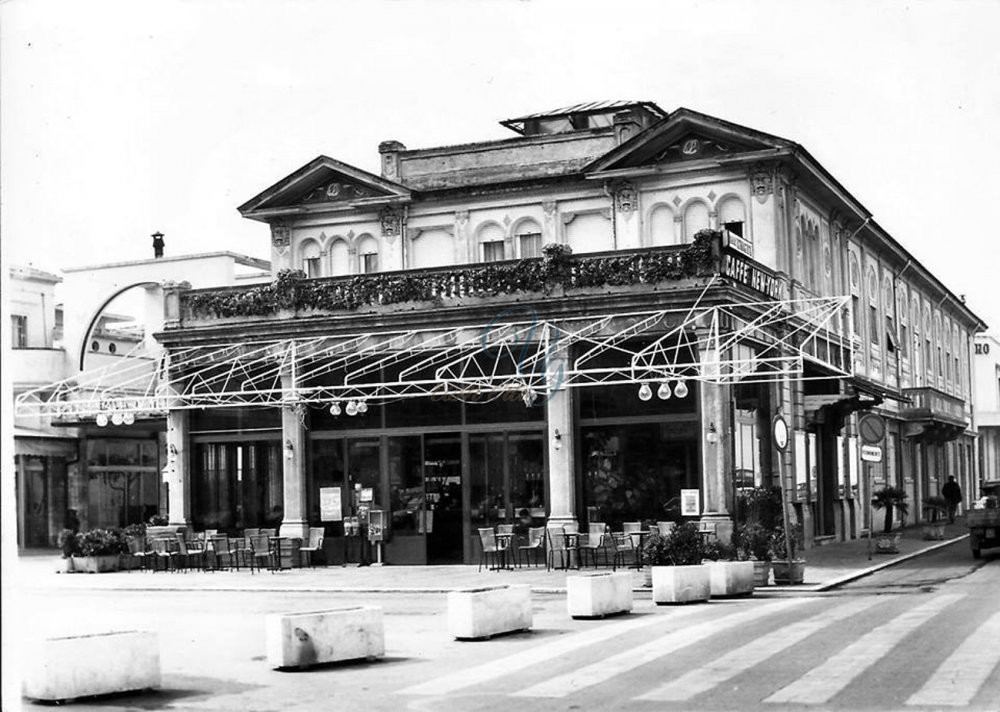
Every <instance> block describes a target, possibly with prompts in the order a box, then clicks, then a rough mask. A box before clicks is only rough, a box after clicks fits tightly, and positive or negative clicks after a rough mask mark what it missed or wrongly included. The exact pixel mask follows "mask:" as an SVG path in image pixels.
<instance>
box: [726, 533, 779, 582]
mask: <svg viewBox="0 0 1000 712" xmlns="http://www.w3.org/2000/svg"><path fill="white" fill-rule="evenodd" d="M733 548H734V550H735V554H736V558H737V560H739V561H750V562H752V563H753V578H754V586H767V584H768V583H769V582H770V579H771V533H770V532H769V531H768V530H767V529H765V528H764V527H763V526H761V525H760V524H758V523H757V522H747V523H745V524H737V525H736V527H735V528H734V529H733Z"/></svg>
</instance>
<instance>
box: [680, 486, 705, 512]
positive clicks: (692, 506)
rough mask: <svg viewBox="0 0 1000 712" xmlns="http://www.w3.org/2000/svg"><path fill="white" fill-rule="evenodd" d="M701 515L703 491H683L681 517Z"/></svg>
mask: <svg viewBox="0 0 1000 712" xmlns="http://www.w3.org/2000/svg"><path fill="white" fill-rule="evenodd" d="M700 515H701V490H696V489H682V490H681V516H682V517H697V516H700Z"/></svg>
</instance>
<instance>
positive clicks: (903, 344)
mask: <svg viewBox="0 0 1000 712" xmlns="http://www.w3.org/2000/svg"><path fill="white" fill-rule="evenodd" d="M908 339H909V336H908V335H907V333H906V325H905V324H900V325H899V355H900V356H902V357H903V358H906V352H907V349H908V348H909V341H908Z"/></svg>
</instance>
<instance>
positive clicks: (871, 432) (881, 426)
mask: <svg viewBox="0 0 1000 712" xmlns="http://www.w3.org/2000/svg"><path fill="white" fill-rule="evenodd" d="M858 435H860V436H861V440H862V442H865V443H867V444H869V445H877V444H878V443H880V442H882V441H883V440H884V439H885V420H884V419H883V418H882V416H881V415H875V413H866V414H865V415H862V416H861V419H860V420H858Z"/></svg>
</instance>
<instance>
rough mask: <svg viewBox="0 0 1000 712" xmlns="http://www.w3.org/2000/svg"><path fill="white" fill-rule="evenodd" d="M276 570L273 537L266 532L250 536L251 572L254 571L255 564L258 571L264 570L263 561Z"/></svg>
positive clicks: (272, 570)
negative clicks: (272, 545)
mask: <svg viewBox="0 0 1000 712" xmlns="http://www.w3.org/2000/svg"><path fill="white" fill-rule="evenodd" d="M262 562H263V563H264V564H265V565H266V566H267V568H269V569H270V570H271V572H272V573H273V572H274V569H275V566H274V551H273V549H272V547H271V537H269V536H267V535H265V534H258V535H257V536H252V537H250V573H253V567H254V565H256V566H257V570H258V571H263V568H262V567H261V563H262Z"/></svg>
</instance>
